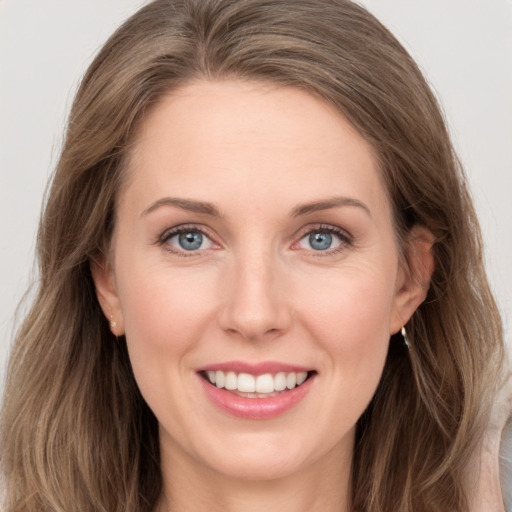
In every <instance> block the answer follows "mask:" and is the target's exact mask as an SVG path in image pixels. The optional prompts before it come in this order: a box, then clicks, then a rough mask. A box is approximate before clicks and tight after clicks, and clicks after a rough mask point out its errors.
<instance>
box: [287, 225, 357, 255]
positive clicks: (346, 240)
mask: <svg viewBox="0 0 512 512" xmlns="http://www.w3.org/2000/svg"><path fill="white" fill-rule="evenodd" d="M318 231H320V232H326V233H331V234H334V235H336V236H338V237H339V238H340V241H341V243H340V245H339V246H338V247H335V248H334V249H327V250H326V251H315V250H314V249H311V250H308V249H302V248H298V247H295V246H296V245H297V244H298V243H299V242H300V241H301V240H302V239H303V238H305V237H306V236H307V235H310V234H311V233H314V232H318ZM295 240H296V241H295V242H294V243H293V245H292V249H293V250H305V251H307V252H309V253H311V254H312V255H314V256H315V257H317V256H318V257H322V256H329V255H332V254H335V253H338V252H341V251H343V250H344V249H346V248H347V246H351V245H353V244H354V237H353V236H352V235H351V234H350V233H349V232H348V231H347V230H346V229H343V228H340V227H338V226H334V225H332V224H322V223H318V224H312V225H311V224H310V225H308V226H305V227H303V228H301V229H300V230H299V232H298V233H297V236H296V238H295Z"/></svg>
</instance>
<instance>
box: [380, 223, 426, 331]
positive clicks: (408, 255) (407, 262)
mask: <svg viewBox="0 0 512 512" xmlns="http://www.w3.org/2000/svg"><path fill="white" fill-rule="evenodd" d="M434 240H435V239H434V235H433V234H432V233H431V232H430V231H429V230H428V229H427V228H425V227H423V226H414V227H413V228H412V229H411V231H410V232H409V235H408V237H407V241H406V244H405V248H404V257H403V258H402V263H401V265H400V268H399V271H398V277H397V283H396V289H395V302H394V308H393V312H392V315H391V324H390V334H395V333H396V332H398V331H399V330H400V329H401V328H402V327H403V326H404V325H405V324H406V323H407V322H408V321H409V319H410V318H411V316H412V315H413V313H414V312H415V311H416V309H417V308H418V306H419V305H420V304H421V303H422V302H423V301H424V300H425V299H426V297H427V293H428V289H429V287H430V279H431V277H432V274H433V272H434V257H433V256H432V252H431V249H432V246H433V245H434Z"/></svg>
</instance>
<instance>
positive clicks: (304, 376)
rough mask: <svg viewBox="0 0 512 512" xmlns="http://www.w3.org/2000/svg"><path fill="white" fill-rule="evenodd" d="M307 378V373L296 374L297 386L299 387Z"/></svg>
mask: <svg viewBox="0 0 512 512" xmlns="http://www.w3.org/2000/svg"><path fill="white" fill-rule="evenodd" d="M307 378H308V372H299V373H297V386H300V385H301V384H302V383H303V382H304V381H305V380H306V379H307Z"/></svg>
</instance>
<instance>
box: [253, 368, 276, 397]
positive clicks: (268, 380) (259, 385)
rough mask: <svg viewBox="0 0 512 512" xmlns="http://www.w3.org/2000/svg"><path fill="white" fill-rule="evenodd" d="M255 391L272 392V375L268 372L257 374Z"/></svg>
mask: <svg viewBox="0 0 512 512" xmlns="http://www.w3.org/2000/svg"><path fill="white" fill-rule="evenodd" d="M256 391H257V392H258V393H273V392H274V377H272V375H270V373H265V374H264V375H258V376H257V377H256Z"/></svg>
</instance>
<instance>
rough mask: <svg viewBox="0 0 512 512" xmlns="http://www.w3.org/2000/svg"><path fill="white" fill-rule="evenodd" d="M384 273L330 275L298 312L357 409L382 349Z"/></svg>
mask: <svg viewBox="0 0 512 512" xmlns="http://www.w3.org/2000/svg"><path fill="white" fill-rule="evenodd" d="M388 275H389V274H384V273H378V272H359V271H357V272H354V273H353V274H352V275H350V274H349V273H347V274H345V275H344V276H343V277H340V278H339V279H338V280H337V281H336V282H334V280H333V282H332V286H331V287H330V288H329V293H321V294H317V295H316V296H315V298H314V299H313V300H310V301H309V308H307V312H306V313H304V318H307V320H306V322H305V323H306V324H307V329H308V330H309V331H310V332H311V333H312V334H313V337H314V339H315V342H316V343H317V345H319V346H320V348H321V349H322V350H323V351H324V353H326V354H327V355H328V363H327V365H328V366H329V368H328V369H329V370H330V372H329V373H330V374H331V375H333V378H334V379H336V384H335V385H336V387H337V388H338V389H341V390H346V394H345V399H351V400H353V401H354V405H356V406H357V407H362V408H363V409H364V407H365V406H366V403H367V402H368V401H369V400H370V398H371V396H372V395H373V393H374V391H375V389H376V387H377V384H378V382H379V380H380V376H381V374H382V369H383V366H384V363H385V359H386V355H387V349H388V344H389V337H390V336H389V322H390V316H391V311H392V309H393V299H394V287H393V282H392V280H390V279H389V278H388V277H386V276H388ZM391 275H392V274H391ZM360 412H362V410H361V411H360Z"/></svg>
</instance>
